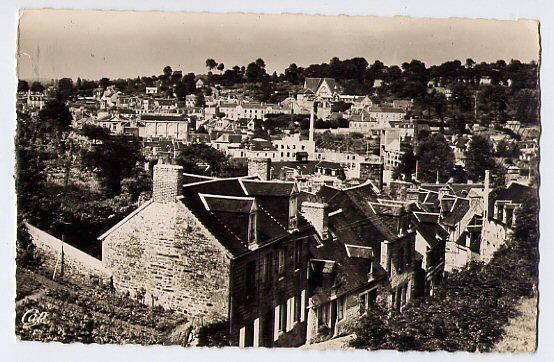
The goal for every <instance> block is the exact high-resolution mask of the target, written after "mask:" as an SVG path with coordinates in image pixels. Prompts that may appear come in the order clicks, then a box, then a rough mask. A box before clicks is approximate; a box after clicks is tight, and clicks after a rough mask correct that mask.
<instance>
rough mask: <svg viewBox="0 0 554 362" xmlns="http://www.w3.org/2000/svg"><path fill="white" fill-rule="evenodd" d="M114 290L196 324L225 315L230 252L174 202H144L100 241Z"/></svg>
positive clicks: (225, 316) (178, 203) (221, 318)
mask: <svg viewBox="0 0 554 362" xmlns="http://www.w3.org/2000/svg"><path fill="white" fill-rule="evenodd" d="M102 253H103V255H102V261H103V263H104V265H105V266H106V267H107V268H109V269H110V270H112V272H113V278H114V286H115V288H116V291H120V292H129V293H130V294H131V295H135V296H136V295H139V296H141V295H144V301H145V303H147V304H152V305H161V306H163V307H165V308H171V309H174V310H178V311H181V312H183V313H185V314H186V315H188V316H189V317H190V318H191V319H192V320H194V321H195V322H197V323H210V322H214V321H218V320H224V319H227V317H228V301H229V273H230V255H229V254H228V252H227V251H226V250H225V249H224V248H223V246H221V244H219V243H218V242H217V240H215V239H214V238H213V236H212V235H211V234H210V233H209V232H208V231H207V230H206V229H205V227H204V226H203V225H202V224H201V223H200V222H199V221H198V219H196V217H195V216H194V215H193V214H192V213H191V212H190V211H189V210H188V209H187V208H186V207H185V206H184V205H183V204H182V203H180V202H171V203H159V202H150V203H148V204H146V205H145V206H144V207H143V208H142V210H140V211H139V212H137V213H136V214H135V215H134V216H132V217H130V218H129V219H128V220H126V221H125V222H124V223H123V224H122V225H120V226H119V227H118V228H117V229H115V230H114V231H113V232H112V233H111V234H109V235H108V236H107V237H106V238H105V240H104V241H103V247H102Z"/></svg>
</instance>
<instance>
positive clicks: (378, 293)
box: [301, 183, 415, 343]
mask: <svg viewBox="0 0 554 362" xmlns="http://www.w3.org/2000/svg"><path fill="white" fill-rule="evenodd" d="M301 210H302V215H303V217H304V218H306V219H307V220H308V221H309V222H310V223H311V224H312V225H313V226H314V228H315V230H316V231H317V236H318V237H317V238H316V239H315V240H313V242H314V244H313V245H312V246H311V249H310V253H311V258H310V261H309V262H310V264H309V273H310V274H309V275H310V294H309V295H310V298H309V301H308V313H307V314H308V316H307V320H308V321H307V332H306V342H307V343H313V342H317V341H320V340H324V339H328V338H332V337H333V336H337V335H341V334H342V333H344V332H345V331H346V328H347V326H348V325H349V323H352V322H353V321H356V320H358V318H359V317H360V316H362V315H363V314H364V313H365V312H366V311H368V310H370V309H371V308H373V307H374V306H375V305H376V304H380V305H383V306H387V307H390V308H394V309H397V310H401V309H403V308H404V307H405V305H406V304H407V303H408V302H409V301H410V300H411V298H412V295H413V293H414V290H413V288H414V287H415V285H414V260H415V259H414V258H415V252H414V251H415V250H414V244H415V232H414V231H413V230H411V229H410V226H409V212H408V210H407V209H406V207H405V205H398V204H391V203H387V202H380V201H379V200H378V199H377V195H376V194H375V192H374V191H373V186H372V185H371V184H370V183H366V184H363V185H359V186H356V187H352V188H348V189H342V190H341V189H336V188H333V187H328V186H323V187H322V188H321V189H320V190H319V192H318V193H317V194H316V195H315V196H314V200H308V201H305V202H303V203H302V206H301Z"/></svg>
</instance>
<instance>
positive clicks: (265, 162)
mask: <svg viewBox="0 0 554 362" xmlns="http://www.w3.org/2000/svg"><path fill="white" fill-rule="evenodd" d="M248 176H258V177H259V178H260V180H262V181H268V180H271V159H270V158H250V159H248Z"/></svg>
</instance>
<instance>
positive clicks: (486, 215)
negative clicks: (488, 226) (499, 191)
mask: <svg viewBox="0 0 554 362" xmlns="http://www.w3.org/2000/svg"><path fill="white" fill-rule="evenodd" d="M490 173H491V172H490V171H489V170H485V185H484V189H483V220H488V218H489V193H490V177H491V175H490Z"/></svg>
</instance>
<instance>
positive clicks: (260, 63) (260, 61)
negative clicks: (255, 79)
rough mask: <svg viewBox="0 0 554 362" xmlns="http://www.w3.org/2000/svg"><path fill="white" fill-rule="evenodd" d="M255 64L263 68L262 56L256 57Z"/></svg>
mask: <svg viewBox="0 0 554 362" xmlns="http://www.w3.org/2000/svg"><path fill="white" fill-rule="evenodd" d="M255 63H256V65H257V66H258V68H262V69H265V62H264V60H263V59H262V58H258V59H256V62H255Z"/></svg>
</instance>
